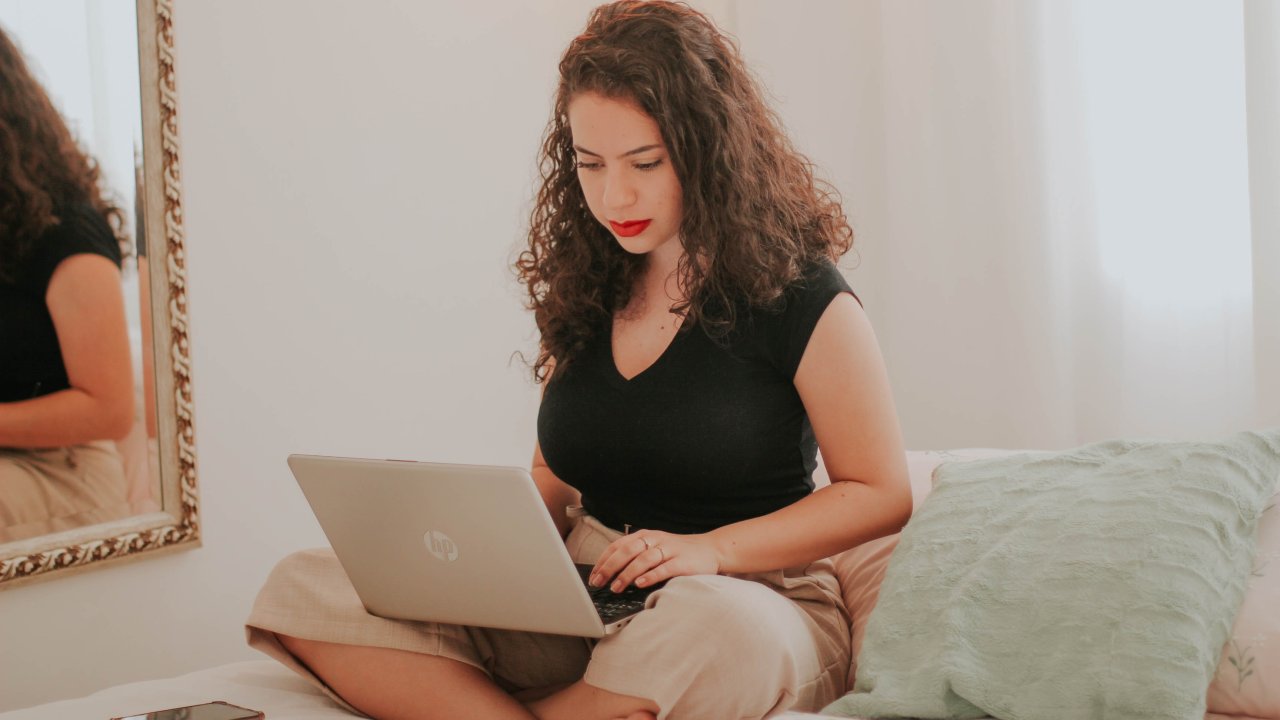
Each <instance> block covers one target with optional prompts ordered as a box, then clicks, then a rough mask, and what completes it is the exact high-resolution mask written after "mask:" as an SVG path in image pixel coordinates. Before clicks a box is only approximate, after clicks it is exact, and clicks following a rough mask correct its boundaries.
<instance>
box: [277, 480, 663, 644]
mask: <svg viewBox="0 0 1280 720" xmlns="http://www.w3.org/2000/svg"><path fill="white" fill-rule="evenodd" d="M289 469H290V470H292V471H293V476H294V478H295V479H296V480H297V481H298V485H299V486H300V487H301V488H302V492H303V494H304V495H305V496H306V498H307V502H308V503H310V505H311V510H312V512H314V513H315V516H316V519H317V520H319V521H320V527H321V528H322V529H323V530H324V534H325V535H326V536H327V537H328V538H329V543H330V544H331V545H332V546H333V551H334V553H335V554H336V555H337V556H338V560H339V562H341V563H342V567H343V569H344V570H345V571H346V573H347V576H348V577H349V578H350V579H351V584H352V586H354V587H355V590H356V594H357V595H359V596H360V601H361V602H362V603H364V606H365V609H366V610H368V611H369V612H370V613H372V614H374V615H378V616H380V617H386V618H394V619H400V620H429V621H433V622H443V623H452V624H458V625H472V626H478V627H490V628H503V629H509V630H527V631H532V632H542V633H553V634H557V635H576V636H581V637H590V638H599V637H603V636H605V635H608V634H611V633H614V632H617V631H618V630H621V629H622V627H623V626H625V625H626V624H627V623H628V622H630V621H631V620H632V619H633V618H634V617H635V616H636V614H637V613H639V612H640V611H641V610H643V609H644V602H645V598H646V597H647V596H648V595H649V594H651V593H652V592H653V591H655V590H657V589H658V588H659V587H661V584H657V585H655V586H653V587H649V588H644V589H641V588H636V587H634V586H632V587H629V588H627V589H626V590H625V591H623V592H622V593H618V594H615V593H613V592H612V591H611V590H609V588H608V586H606V587H603V588H593V587H591V586H589V585H588V584H587V577H588V575H589V573H590V570H591V566H590V565H575V564H574V563H573V561H572V559H571V558H570V557H569V552H568V550H567V549H566V548H565V545H564V541H563V540H561V538H560V533H559V532H558V531H557V530H556V526H555V523H553V522H552V521H551V516H550V515H549V514H548V513H547V510H546V506H545V505H544V504H543V502H542V497H541V495H539V493H538V488H537V486H536V485H535V484H534V482H533V477H532V476H531V475H530V474H529V471H528V470H525V469H523V468H515V467H491V466H481V465H452V464H445V463H430V462H414V461H405V460H367V459H358V458H338V457H324V456H319V455H290V456H289Z"/></svg>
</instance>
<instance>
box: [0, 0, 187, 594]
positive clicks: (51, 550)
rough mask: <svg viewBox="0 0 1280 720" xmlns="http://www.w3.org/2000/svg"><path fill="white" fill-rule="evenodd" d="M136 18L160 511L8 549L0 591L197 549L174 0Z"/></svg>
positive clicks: (0, 568) (156, 3) (1, 556)
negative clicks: (174, 46) (174, 48)
mask: <svg viewBox="0 0 1280 720" xmlns="http://www.w3.org/2000/svg"><path fill="white" fill-rule="evenodd" d="M137 17H138V53H139V75H140V80H141V95H142V108H141V110H142V137H143V172H142V175H143V179H144V182H143V185H144V190H143V193H144V206H145V209H144V215H145V218H144V222H145V230H146V235H147V237H148V238H154V240H152V241H151V242H150V243H149V244H150V245H151V246H152V247H151V249H150V252H149V267H148V272H149V282H148V285H149V288H150V303H149V307H150V309H151V335H152V343H151V347H150V348H149V351H150V352H151V353H152V354H153V356H154V361H155V363H154V367H155V370H154V376H155V380H154V389H155V397H156V425H157V435H156V436H157V439H158V454H159V468H160V488H161V503H160V505H161V510H160V511H159V512H151V513H147V514H143V515H135V516H132V517H128V518H125V519H122V520H118V521H114V522H110V523H105V524H101V525H92V526H88V527H82V528H76V529H73V530H67V531H64V532H60V533H57V534H54V535H45V536H41V537H35V538H30V539H28V540H21V541H17V542H12V543H8V544H5V545H2V546H0V590H3V589H8V588H12V587H16V586H18V585H22V584H27V583H31V582H37V581H41V580H45V579H49V578H53V577H64V576H66V575H69V574H71V573H74V572H79V571H81V570H84V569H88V568H98V567H103V566H108V565H115V564H119V563H122V562H126V561H129V560H134V559H138V558H146V557H155V556H157V555H160V554H164V553H168V552H173V551H176V550H182V549H190V548H195V547H199V545H200V515H199V507H198V503H197V493H196V452H195V431H194V424H193V414H192V403H191V362H190V352H191V346H190V328H189V326H188V323H187V284H186V283H187V258H186V252H185V248H184V239H183V217H182V184H181V180H182V173H181V165H180V163H179V143H178V100H177V92H176V77H175V73H174V61H173V0H137ZM161 238H163V241H161Z"/></svg>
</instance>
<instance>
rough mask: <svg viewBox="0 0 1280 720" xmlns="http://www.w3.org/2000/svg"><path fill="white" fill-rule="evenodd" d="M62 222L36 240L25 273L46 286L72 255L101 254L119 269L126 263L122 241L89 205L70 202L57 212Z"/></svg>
mask: <svg viewBox="0 0 1280 720" xmlns="http://www.w3.org/2000/svg"><path fill="white" fill-rule="evenodd" d="M54 215H55V216H56V217H57V219H58V222H57V223H55V224H53V225H51V226H49V228H48V229H46V230H45V231H44V233H43V234H42V235H41V236H40V237H39V238H38V239H37V240H36V242H35V244H34V246H33V247H32V248H31V255H30V260H29V263H28V264H29V267H28V269H27V271H26V272H25V273H23V274H24V276H25V277H26V279H28V280H34V281H35V282H36V283H37V284H39V285H41V286H44V285H47V284H48V282H49V278H51V277H52V276H53V271H54V270H55V269H56V268H57V267H58V265H59V264H60V263H61V262H62V261H63V260H66V259H67V258H69V257H71V256H72V255H79V254H82V253H89V254H93V255H101V256H103V257H105V258H107V259H108V260H110V261H111V262H113V263H115V264H116V266H117V267H119V266H120V265H121V263H122V262H123V261H124V257H123V253H122V252H121V250H120V241H119V240H118V239H117V238H116V235H115V232H113V231H112V229H111V225H110V224H109V223H108V222H107V219H106V217H104V216H103V214H102V213H101V212H99V211H98V210H96V209H95V208H94V207H93V206H92V205H90V204H88V203H68V204H66V205H62V206H59V207H58V208H56V209H55V212H54Z"/></svg>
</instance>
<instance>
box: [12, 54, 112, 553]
mask: <svg viewBox="0 0 1280 720" xmlns="http://www.w3.org/2000/svg"><path fill="white" fill-rule="evenodd" d="M123 218H124V216H123V213H122V212H121V210H120V209H119V208H117V207H115V206H113V205H112V204H111V203H110V202H108V201H107V200H105V199H104V198H103V196H102V192H101V190H100V189H99V169H98V167H97V164H96V163H95V162H94V160H93V159H92V158H90V157H89V156H88V155H87V154H86V153H85V152H84V151H83V150H81V149H80V147H79V146H78V145H77V144H76V141H75V139H74V137H73V136H72V133H71V131H70V129H69V128H68V127H67V124H66V122H65V121H64V120H63V119H62V117H61V116H60V115H59V113H58V111H57V110H56V109H55V108H54V106H53V103H52V102H51V101H50V99H49V96H48V94H47V93H46V92H45V90H44V88H42V87H41V86H40V84H39V83H38V82H37V81H36V79H35V78H34V77H33V76H32V74H31V72H30V70H29V69H28V67H27V64H26V61H25V60H24V58H23V56H22V54H21V53H20V52H19V51H18V48H17V47H16V46H15V45H14V43H13V41H12V40H11V39H10V38H9V36H8V35H7V34H5V32H4V31H3V30H0V542H9V541H14V540H20V539H24V538H28V537H34V536H38V535H43V534H46V533H50V532H57V531H60V530H66V529H70V528H74V527H79V526H82V525H90V524H96V523H101V522H107V521H110V520H114V519H118V518H121V517H125V516H127V515H130V514H132V513H131V510H130V507H129V504H128V500H127V487H126V483H125V475H124V470H123V467H122V464H121V459H120V456H119V454H118V452H117V450H116V447H115V443H114V442H113V441H114V440H116V439H119V438H122V437H124V436H125V435H127V434H128V432H129V430H130V428H131V426H132V424H133V419H134V400H133V392H134V389H133V373H132V365H131V360H130V355H129V340H128V329H127V326H126V322H125V309H124V298H123V293H122V290H121V285H120V271H121V262H122V259H123V256H124V254H125V250H126V248H127V244H126V243H125V241H124V239H123V231H122V228H123Z"/></svg>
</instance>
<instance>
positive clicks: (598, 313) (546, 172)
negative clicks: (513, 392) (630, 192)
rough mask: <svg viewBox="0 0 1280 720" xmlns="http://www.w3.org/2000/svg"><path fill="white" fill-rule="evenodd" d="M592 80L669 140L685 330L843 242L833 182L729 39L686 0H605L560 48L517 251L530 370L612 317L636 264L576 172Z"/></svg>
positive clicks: (832, 257)
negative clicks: (583, 99)
mask: <svg viewBox="0 0 1280 720" xmlns="http://www.w3.org/2000/svg"><path fill="white" fill-rule="evenodd" d="M588 92H590V93H596V94H599V95H602V96H604V97H608V98H611V99H617V100H624V101H628V102H632V103H634V104H636V105H637V106H638V107H639V108H641V109H642V110H643V111H644V112H645V113H646V114H648V115H649V116H650V117H652V118H653V119H654V120H655V121H656V122H657V125H658V128H659V130H660V131H661V133H662V139H663V142H664V143H665V144H666V146H667V150H668V151H669V153H670V156H671V160H672V164H673V167H674V168H675V171H676V176H677V177H678V178H679V180H680V185H681V188H682V194H683V203H684V214H683V217H682V219H681V223H680V239H681V242H682V244H683V246H684V257H683V258H682V259H681V261H680V264H679V266H678V268H677V279H678V281H679V283H680V287H681V289H682V290H683V293H684V296H685V298H686V299H685V300H683V301H681V302H680V303H677V304H676V305H674V306H673V307H672V311H673V312H677V313H680V314H682V315H684V317H685V319H686V321H685V323H684V324H683V327H682V331H686V330H687V329H688V328H690V327H692V326H693V325H695V324H698V325H700V326H701V327H702V328H703V329H704V330H705V331H706V332H707V333H708V334H709V335H711V336H712V337H724V336H725V335H727V334H728V333H729V332H731V331H732V330H733V328H734V325H735V322H736V317H735V316H736V314H737V312H736V309H738V308H740V307H741V303H743V302H745V303H746V304H747V306H749V307H754V308H767V307H769V306H771V305H772V304H774V303H775V302H776V301H777V300H778V298H779V297H780V296H781V295H782V292H783V291H784V289H785V288H786V287H787V286H788V285H790V284H792V283H794V282H795V281H796V280H797V279H799V278H800V277H801V275H802V274H803V273H804V272H805V270H806V268H807V267H809V266H811V265H813V264H814V263H816V262H819V261H821V260H824V259H825V260H829V261H831V262H835V261H836V260H837V259H838V258H839V257H840V256H841V255H843V254H844V253H846V252H848V250H849V249H850V248H851V247H852V246H853V230H852V228H850V227H849V223H848V220H847V219H846V218H845V214H844V210H843V208H842V207H841V205H840V198H839V194H838V193H837V192H836V191H835V190H834V189H833V188H832V187H831V186H830V185H828V184H827V183H825V182H823V181H821V180H818V179H816V178H815V177H814V173H813V165H812V163H810V162H809V160H808V159H807V158H806V157H804V156H803V155H801V154H800V153H799V152H797V151H796V149H795V148H794V147H793V146H792V144H791V142H790V140H789V139H788V138H787V136H786V134H785V132H784V131H783V129H782V123H781V121H780V120H779V118H778V116H777V115H776V114H775V113H774V111H773V110H772V109H771V108H770V107H769V106H768V105H767V103H766V102H765V100H764V93H763V91H762V90H761V87H760V84H759V82H758V81H757V80H756V78H755V77H754V76H753V75H752V73H751V72H750V70H748V68H747V67H746V64H745V63H744V62H743V60H742V57H741V55H740V54H739V51H738V47H737V44H736V42H735V41H734V40H733V39H732V38H730V37H728V36H726V35H725V34H724V33H722V32H721V31H720V30H719V29H718V28H717V27H716V25H715V23H714V22H712V21H711V19H710V18H708V17H707V16H705V15H703V14H702V13H700V12H698V11H696V10H693V9H692V8H690V7H688V6H687V5H684V4H682V3H673V2H658V1H654V2H638V1H636V0H622V1H621V2H614V3H611V4H608V5H602V6H600V7H598V8H596V9H595V10H594V11H592V13H591V17H590V18H589V20H588V21H587V27H586V29H585V30H584V31H583V33H582V34H581V35H579V36H578V37H576V38H574V40H573V42H571V43H570V44H569V48H568V49H567V50H566V51H565V53H564V55H563V57H562V58H561V60H560V83H559V87H558V90H557V92H556V96H555V107H554V110H553V112H552V116H551V121H550V123H549V124H548V126H547V130H546V133H545V135H544V137H543V141H542V148H541V153H540V158H539V169H540V174H541V177H542V184H541V187H540V189H539V190H538V194H537V199H536V201H535V205H534V209H533V212H532V216H531V221H530V228H529V244H528V248H527V249H525V250H524V251H523V252H521V253H520V256H519V258H518V259H517V261H516V264H515V267H516V271H517V274H518V276H519V278H520V281H521V282H522V283H523V284H524V285H525V288H526V290H527V291H528V301H527V303H526V304H527V307H528V308H529V309H531V310H533V312H534V319H535V321H536V323H537V326H538V331H539V333H540V334H541V344H540V347H539V354H538V357H537V360H536V361H535V362H534V365H533V373H534V378H535V379H536V380H537V381H539V382H541V381H544V380H545V379H546V378H547V375H548V372H549V369H550V368H549V364H550V363H554V364H556V365H558V366H560V367H564V366H566V365H567V364H568V363H570V362H571V361H572V360H573V359H574V357H575V356H577V355H578V354H579V353H580V352H581V351H582V350H583V349H584V348H585V347H586V345H587V342H588V341H589V340H590V339H591V337H593V336H594V335H595V334H596V333H599V332H600V331H601V330H602V329H604V328H607V327H609V322H610V320H611V318H612V317H613V314H614V312H615V311H617V310H620V309H622V308H625V307H626V305H627V302H628V301H629V300H630V299H631V293H632V291H633V287H634V285H635V281H636V280H637V278H638V277H639V275H640V272H641V270H642V269H643V268H644V263H645V259H644V257H643V256H636V255H631V254H630V253H628V252H627V251H626V250H624V249H623V248H622V247H621V246H620V245H619V244H618V243H617V241H615V240H614V238H613V236H612V235H611V234H610V233H609V231H608V230H607V229H605V228H604V227H603V226H602V225H600V223H599V222H597V221H596V220H595V218H593V217H592V215H591V212H590V210H588V208H587V203H586V199H585V198H584V196H583V193H582V190H581V187H580V186H579V184H578V178H577V171H576V158H575V153H574V149H573V138H572V134H571V131H570V127H569V119H568V107H569V103H570V101H571V100H572V99H573V98H574V97H575V96H577V95H578V94H580V93H588ZM694 258H697V259H698V260H697V261H694ZM690 321H694V322H690Z"/></svg>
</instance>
